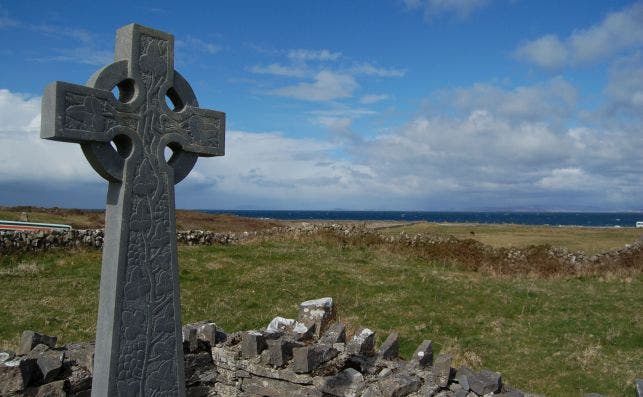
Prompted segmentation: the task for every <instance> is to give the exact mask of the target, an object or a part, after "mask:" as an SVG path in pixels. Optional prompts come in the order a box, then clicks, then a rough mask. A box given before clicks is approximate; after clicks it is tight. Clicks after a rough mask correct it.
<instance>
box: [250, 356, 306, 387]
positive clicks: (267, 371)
mask: <svg viewBox="0 0 643 397" xmlns="http://www.w3.org/2000/svg"><path fill="white" fill-rule="evenodd" d="M244 368H245V371H247V373H248V374H252V375H255V376H260V377H262V378H271V379H279V380H283V381H286V382H290V383H297V384H299V385H312V384H313V377H312V376H310V375H308V374H297V373H295V372H294V370H293V368H292V367H290V366H288V367H286V368H284V369H275V368H270V367H266V366H264V365H260V364H256V363H253V362H251V361H248V362H247V365H245V366H244ZM240 372H241V371H237V376H239V377H245V376H241V375H239V373H240ZM248 376H249V375H248Z"/></svg>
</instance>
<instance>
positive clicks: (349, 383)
mask: <svg viewBox="0 0 643 397" xmlns="http://www.w3.org/2000/svg"><path fill="white" fill-rule="evenodd" d="M364 385H365V383H364V376H363V375H362V374H361V373H360V372H359V371H357V370H356V369H353V368H346V369H345V370H343V371H342V372H340V373H339V374H337V375H335V376H331V377H326V378H324V380H323V383H322V384H321V385H320V386H319V390H320V391H321V392H322V393H324V394H325V395H326V394H327V395H331V396H336V397H356V396H359V394H360V393H361V391H362V390H363V389H364Z"/></svg>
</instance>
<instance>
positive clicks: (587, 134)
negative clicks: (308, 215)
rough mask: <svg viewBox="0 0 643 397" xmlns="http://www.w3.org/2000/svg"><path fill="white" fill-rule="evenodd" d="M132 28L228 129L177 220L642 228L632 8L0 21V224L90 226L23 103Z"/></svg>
mask: <svg viewBox="0 0 643 397" xmlns="http://www.w3.org/2000/svg"><path fill="white" fill-rule="evenodd" d="M131 22H137V23H140V24H143V25H146V26H150V27H153V28H156V29H159V30H164V31H167V32H171V33H173V34H174V35H175V40H176V44H175V47H176V53H175V67H176V69H177V70H178V71H179V72H181V74H183V75H184V76H185V77H186V78H187V79H188V81H189V82H190V83H191V84H192V87H193V89H194V91H195V93H196V95H197V97H198V99H199V102H200V105H201V106H202V107H206V108H212V109H216V110H221V111H225V112H226V114H227V142H226V155H225V156H224V157H217V158H207V159H205V158H204V159H200V160H199V162H198V164H197V166H196V167H195V169H194V170H193V172H192V174H191V175H190V176H189V177H188V178H187V179H186V180H185V181H183V182H182V183H181V184H179V185H177V196H176V202H177V206H178V207H182V208H222V209H223V208H225V209H240V208H255V209H337V208H342V209H392V210H398V209H399V210H477V209H557V210H643V199H642V197H643V156H642V155H641V153H643V122H642V121H643V2H641V1H638V2H632V1H565V2H560V1H527V0H405V1H402V0H381V1H352V2H347V1H323V2H322V1H281V2H268V1H217V2H203V3H201V4H198V3H190V4H188V3H186V2H185V3H184V2H119V1H112V2H110V3H109V5H107V4H105V5H104V6H103V7H102V8H99V7H98V6H95V5H93V4H92V5H91V6H88V3H87V2H80V1H67V2H46V1H41V2H30V1H20V2H18V1H16V2H2V1H0V37H1V38H2V40H1V41H0V55H1V56H2V62H1V63H0V159H1V160H0V161H2V164H0V165H1V167H0V205H18V204H32V205H45V206H62V207H85V208H101V207H103V205H104V198H105V192H106V182H105V181H103V180H102V179H100V177H99V176H98V175H96V174H95V173H94V171H93V170H92V169H91V167H90V166H89V165H88V164H87V162H86V161H85V159H84V158H83V155H82V153H81V151H80V148H79V147H78V146H77V145H75V144H64V143H57V142H50V141H43V140H40V139H39V137H38V136H39V112H40V95H42V91H43V88H44V87H45V85H46V84H48V83H49V82H51V81H54V80H62V81H68V82H73V83H83V82H85V81H86V80H87V79H88V78H89V76H91V75H92V74H93V73H94V71H95V70H97V69H98V68H100V67H101V66H103V65H104V64H106V63H109V62H111V60H112V59H113V55H112V54H113V46H114V35H115V31H116V29H118V28H119V27H121V26H123V25H126V24H128V23H131Z"/></svg>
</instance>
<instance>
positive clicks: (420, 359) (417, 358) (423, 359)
mask: <svg viewBox="0 0 643 397" xmlns="http://www.w3.org/2000/svg"><path fill="white" fill-rule="evenodd" d="M410 364H411V365H416V366H419V367H420V368H424V367H426V366H428V365H433V343H432V342H431V341H430V340H425V341H423V342H422V343H420V345H419V346H418V347H417V349H415V352H414V353H413V357H412V358H411V363H410Z"/></svg>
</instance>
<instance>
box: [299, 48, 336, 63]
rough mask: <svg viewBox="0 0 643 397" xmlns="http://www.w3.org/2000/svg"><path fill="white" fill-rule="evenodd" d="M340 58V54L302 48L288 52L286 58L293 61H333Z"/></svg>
mask: <svg viewBox="0 0 643 397" xmlns="http://www.w3.org/2000/svg"><path fill="white" fill-rule="evenodd" d="M341 56H342V53H341V52H332V51H330V50H326V49H324V50H307V49H303V48H299V49H295V50H290V51H288V58H290V59H292V60H295V61H335V60H337V59H339V57H341Z"/></svg>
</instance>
